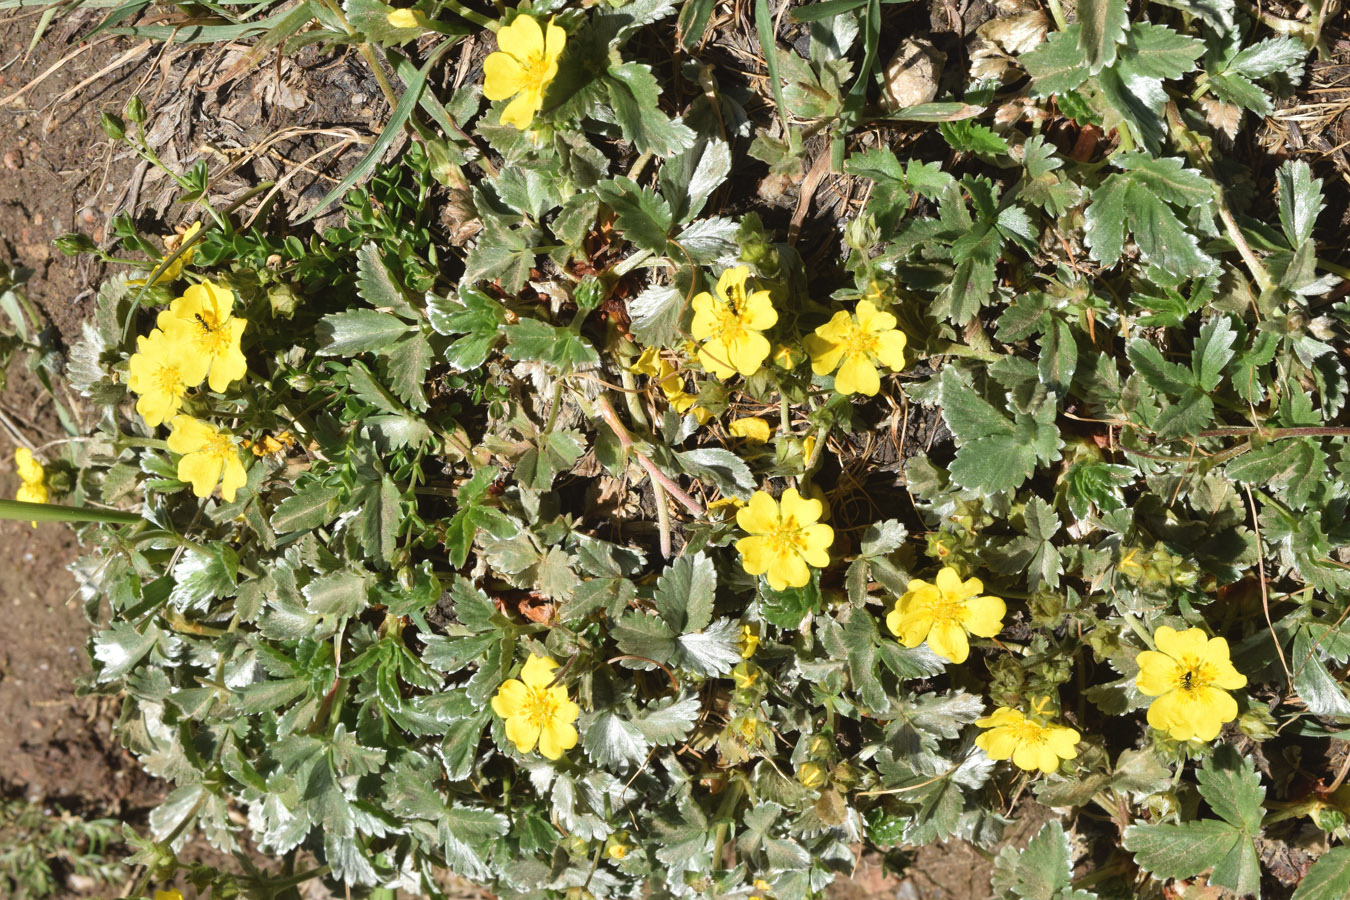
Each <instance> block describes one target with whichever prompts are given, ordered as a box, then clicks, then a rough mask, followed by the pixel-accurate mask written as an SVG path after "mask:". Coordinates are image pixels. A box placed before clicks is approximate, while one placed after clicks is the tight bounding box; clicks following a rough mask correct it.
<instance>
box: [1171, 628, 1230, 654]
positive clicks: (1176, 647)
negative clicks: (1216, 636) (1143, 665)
mask: <svg viewBox="0 0 1350 900" xmlns="http://www.w3.org/2000/svg"><path fill="white" fill-rule="evenodd" d="M1153 642H1154V643H1155V644H1157V646H1158V650H1159V651H1161V652H1163V653H1166V654H1167V655H1168V656H1170V657H1172V658H1173V659H1176V660H1181V659H1183V658H1184V657H1187V656H1190V657H1193V658H1195V659H1203V658H1204V656H1205V649H1206V647H1207V646H1208V644H1209V638H1208V637H1207V636H1206V634H1205V632H1204V630H1203V629H1200V628H1188V629H1186V630H1185V631H1177V630H1176V629H1174V628H1170V627H1168V626H1167V625H1163V626H1162V627H1160V628H1159V629H1158V630H1157V632H1156V633H1155V634H1154V635H1153ZM1225 646H1226V645H1225Z"/></svg>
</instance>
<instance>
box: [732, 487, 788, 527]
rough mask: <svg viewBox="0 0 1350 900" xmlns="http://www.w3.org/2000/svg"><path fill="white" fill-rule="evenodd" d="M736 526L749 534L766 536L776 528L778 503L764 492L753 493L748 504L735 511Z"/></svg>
mask: <svg viewBox="0 0 1350 900" xmlns="http://www.w3.org/2000/svg"><path fill="white" fill-rule="evenodd" d="M736 524H737V525H739V526H740V527H741V530H742V531H744V532H747V533H749V534H768V533H769V532H771V531H773V530H774V529H775V528H777V527H778V503H777V501H775V500H774V499H773V497H772V496H770V495H769V494H768V493H766V492H765V491H755V492H754V493H753V494H751V495H750V502H749V503H747V504H746V505H745V506H743V507H742V508H740V509H738V510H736Z"/></svg>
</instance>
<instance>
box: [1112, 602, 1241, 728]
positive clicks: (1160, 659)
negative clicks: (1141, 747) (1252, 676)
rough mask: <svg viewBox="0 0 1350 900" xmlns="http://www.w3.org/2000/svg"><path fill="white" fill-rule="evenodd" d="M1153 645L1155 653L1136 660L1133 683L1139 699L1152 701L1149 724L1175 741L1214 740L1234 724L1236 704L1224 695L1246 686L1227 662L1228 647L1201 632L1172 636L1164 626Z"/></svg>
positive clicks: (1173, 631) (1177, 633) (1142, 654)
mask: <svg viewBox="0 0 1350 900" xmlns="http://www.w3.org/2000/svg"><path fill="white" fill-rule="evenodd" d="M1153 641H1154V643H1155V644H1156V645H1157V647H1158V649H1157V650H1144V651H1142V652H1140V654H1139V656H1138V657H1136V661H1137V662H1138V663H1139V674H1138V675H1137V676H1136V677H1135V680H1134V683H1135V686H1136V687H1137V688H1139V692H1140V693H1141V694H1144V695H1146V696H1149V697H1153V698H1155V699H1154V700H1153V702H1152V703H1151V704H1149V707H1148V724H1150V725H1152V726H1153V727H1154V728H1157V729H1158V730H1159V731H1165V732H1167V734H1168V735H1169V736H1170V737H1172V738H1175V739H1176V740H1178V741H1188V740H1198V741H1212V740H1214V739H1215V738H1216V737H1218V736H1219V730H1220V729H1221V728H1223V725H1224V723H1225V722H1231V721H1233V720H1234V719H1236V718H1237V714H1238V706H1237V701H1236V700H1234V699H1233V696H1232V695H1231V694H1229V693H1228V692H1229V691H1235V690H1237V689H1238V688H1241V687H1246V685H1247V676H1245V675H1243V674H1242V673H1240V672H1239V671H1238V670H1237V669H1235V668H1233V663H1232V661H1231V660H1230V659H1229V657H1228V642H1227V641H1225V640H1224V639H1223V638H1221V637H1215V638H1212V637H1208V636H1206V634H1205V632H1204V630H1203V629H1200V628H1191V629H1188V630H1186V631H1177V630H1175V629H1173V628H1169V627H1168V626H1166V625H1163V626H1162V627H1160V628H1159V629H1158V630H1157V631H1156V632H1155V633H1154V635H1153Z"/></svg>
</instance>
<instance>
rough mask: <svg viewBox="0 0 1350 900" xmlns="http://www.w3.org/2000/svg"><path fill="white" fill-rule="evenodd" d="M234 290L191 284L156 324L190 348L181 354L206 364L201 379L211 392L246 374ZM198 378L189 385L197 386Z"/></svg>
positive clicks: (241, 325) (243, 322)
mask: <svg viewBox="0 0 1350 900" xmlns="http://www.w3.org/2000/svg"><path fill="white" fill-rule="evenodd" d="M233 309H234V291H232V290H230V289H229V288H227V287H223V286H221V285H218V284H215V283H213V282H210V281H203V282H202V283H201V284H194V285H193V286H192V287H190V288H188V289H187V290H186V291H185V292H184V293H183V296H181V297H179V298H178V299H176V300H174V301H173V302H172V303H170V304H169V308H168V309H166V310H163V311H162V312H160V314H159V319H158V325H159V327H160V328H161V329H162V330H163V331H164V333H165V334H166V335H168V336H169V337H170V338H171V339H172V340H174V341H177V342H179V343H180V344H182V345H183V346H185V347H187V348H190V350H189V351H188V352H187V353H185V354H184V355H185V356H187V355H190V356H192V357H193V358H197V359H200V360H201V361H202V362H203V363H204V364H205V365H206V371H205V372H204V373H203V377H205V378H207V383H208V384H209V385H210V387H211V390H213V391H216V392H217V393H219V392H221V391H223V390H225V389H226V388H228V387H229V386H230V383H231V382H234V381H238V380H239V379H240V378H243V377H244V375H246V374H247V373H248V361H247V360H245V359H244V353H243V351H242V350H241V349H240V348H239V341H240V339H241V338H242V337H243V334H244V329H245V328H246V327H247V326H248V322H247V320H245V319H240V318H236V317H235V316H234V314H233V312H232V310H233ZM201 380H202V379H201V378H198V379H197V380H196V381H195V382H193V384H194V385H195V384H200V383H201Z"/></svg>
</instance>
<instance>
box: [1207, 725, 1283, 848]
mask: <svg viewBox="0 0 1350 900" xmlns="http://www.w3.org/2000/svg"><path fill="white" fill-rule="evenodd" d="M1196 779H1197V780H1198V781H1199V782H1200V796H1202V797H1204V798H1205V801H1206V802H1207V803H1209V806H1210V809H1212V810H1214V812H1216V813H1218V814H1219V817H1220V818H1222V819H1224V820H1225V821H1227V822H1228V823H1229V824H1231V825H1232V826H1233V827H1234V828H1238V829H1241V830H1242V832H1243V833H1244V834H1246V835H1247V836H1248V837H1255V836H1256V835H1258V834H1260V832H1261V819H1262V817H1263V816H1264V815H1265V809H1263V808H1262V806H1261V801H1262V800H1263V799H1265V796H1266V789H1265V788H1264V787H1262V786H1261V776H1260V775H1259V774H1257V772H1256V768H1255V767H1254V766H1253V765H1252V762H1251V760H1250V759H1245V758H1243V757H1240V756H1239V755H1238V753H1237V750H1236V749H1234V747H1233V746H1232V745H1231V744H1223V745H1221V746H1220V747H1219V748H1218V749H1217V750H1215V751H1214V755H1213V756H1212V757H1210V758H1209V759H1208V760H1206V761H1205V764H1204V765H1203V766H1201V767H1200V771H1199V772H1197V773H1196Z"/></svg>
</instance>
